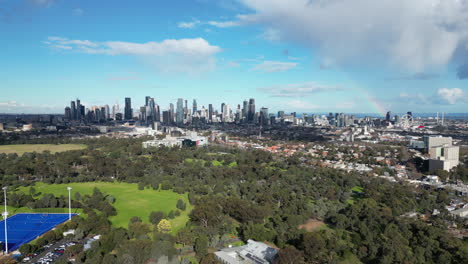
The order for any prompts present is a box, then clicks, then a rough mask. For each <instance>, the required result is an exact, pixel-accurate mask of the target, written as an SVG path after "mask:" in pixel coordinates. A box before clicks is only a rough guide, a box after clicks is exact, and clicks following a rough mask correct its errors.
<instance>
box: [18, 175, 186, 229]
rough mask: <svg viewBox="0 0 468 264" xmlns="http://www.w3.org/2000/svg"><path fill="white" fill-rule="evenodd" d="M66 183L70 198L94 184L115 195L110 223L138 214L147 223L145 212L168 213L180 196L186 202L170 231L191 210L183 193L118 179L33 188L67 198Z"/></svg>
mask: <svg viewBox="0 0 468 264" xmlns="http://www.w3.org/2000/svg"><path fill="white" fill-rule="evenodd" d="M67 186H70V187H72V188H73V189H72V199H73V197H74V193H75V192H79V193H80V194H81V195H84V194H92V192H93V189H94V187H97V188H99V190H101V192H103V193H105V194H110V195H112V196H114V197H115V199H116V201H115V203H114V204H113V206H114V207H115V209H117V215H116V216H112V217H110V220H111V222H112V224H113V225H114V226H119V227H127V226H128V222H129V220H130V218H132V217H133V216H139V217H140V218H141V219H142V220H143V222H146V223H149V219H148V218H149V214H150V213H151V212H152V211H162V212H165V213H166V214H168V213H169V212H170V211H171V210H174V211H175V210H176V209H177V207H176V205H177V200H179V199H182V200H183V201H184V202H185V203H186V204H187V209H186V210H185V211H181V215H180V216H178V217H176V218H174V219H171V220H170V222H171V225H172V230H173V232H175V231H177V230H179V229H181V228H183V227H184V226H185V224H186V223H187V221H188V219H189V217H188V213H189V212H190V210H191V209H192V207H191V205H190V203H189V202H188V195H187V194H178V193H175V192H172V191H169V190H167V191H165V190H157V191H155V190H153V189H144V190H141V191H140V190H138V185H137V184H131V183H119V182H114V183H110V182H85V183H70V184H45V183H37V184H36V185H35V186H34V188H36V191H37V192H41V193H43V194H44V193H53V194H54V195H56V196H60V195H64V196H65V197H68V191H67ZM19 190H20V191H22V192H25V193H29V187H20V188H19Z"/></svg>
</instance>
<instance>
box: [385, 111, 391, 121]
mask: <svg viewBox="0 0 468 264" xmlns="http://www.w3.org/2000/svg"><path fill="white" fill-rule="evenodd" d="M390 118H391V112H390V111H388V112H387V115H386V116H385V121H387V122H390Z"/></svg>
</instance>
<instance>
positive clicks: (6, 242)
mask: <svg viewBox="0 0 468 264" xmlns="http://www.w3.org/2000/svg"><path fill="white" fill-rule="evenodd" d="M6 191H7V187H6V186H5V187H3V194H4V197H5V212H4V213H3V217H4V218H5V222H4V223H5V254H8V233H7V218H8V211H7V198H6Z"/></svg>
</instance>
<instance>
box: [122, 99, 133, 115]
mask: <svg viewBox="0 0 468 264" xmlns="http://www.w3.org/2000/svg"><path fill="white" fill-rule="evenodd" d="M124 118H125V120H131V119H133V109H132V99H131V98H130V97H126V98H125V110H124Z"/></svg>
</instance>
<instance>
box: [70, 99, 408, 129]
mask: <svg viewBox="0 0 468 264" xmlns="http://www.w3.org/2000/svg"><path fill="white" fill-rule="evenodd" d="M65 119H66V120H68V121H80V122H85V123H88V122H89V123H104V122H108V121H112V120H114V121H124V122H138V124H139V125H142V126H154V123H155V122H157V123H161V124H164V125H178V126H182V125H197V124H212V123H242V124H256V125H260V126H269V125H275V124H292V125H303V126H307V125H310V126H334V127H340V128H343V127H350V126H369V127H380V126H393V125H395V126H402V127H403V126H409V125H412V124H413V122H414V120H416V119H415V118H413V114H412V112H408V113H407V114H405V115H403V116H399V115H395V116H394V117H392V116H391V113H390V112H388V113H387V115H386V117H385V118H375V117H371V116H364V117H361V118H358V117H356V116H355V115H348V114H344V113H329V114H328V115H325V114H322V115H318V114H308V113H303V114H297V113H296V112H292V113H285V111H278V112H277V113H276V114H275V113H271V112H270V111H269V109H268V108H267V107H260V108H259V109H257V108H256V104H255V99H253V98H251V99H249V100H244V101H243V103H242V104H237V105H236V106H231V105H229V104H226V103H222V104H221V105H220V108H219V109H216V107H214V105H213V104H208V107H205V106H201V107H199V105H198V103H197V100H196V99H193V101H192V105H191V107H189V102H188V101H187V100H184V99H183V98H179V99H177V102H176V105H174V104H173V103H170V104H169V107H168V108H167V109H166V110H162V109H161V107H160V105H159V104H157V103H156V101H155V99H154V98H152V97H150V96H146V97H145V104H144V105H143V106H140V107H138V108H133V107H132V100H131V98H129V97H127V98H125V106H124V109H123V112H121V111H120V107H119V105H118V104H115V105H114V106H113V107H112V109H111V108H110V107H109V105H103V106H91V107H85V106H84V105H82V104H81V102H80V100H79V99H77V100H76V101H72V102H71V103H70V106H67V107H66V108H65Z"/></svg>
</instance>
